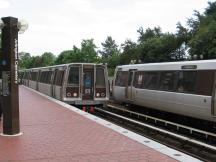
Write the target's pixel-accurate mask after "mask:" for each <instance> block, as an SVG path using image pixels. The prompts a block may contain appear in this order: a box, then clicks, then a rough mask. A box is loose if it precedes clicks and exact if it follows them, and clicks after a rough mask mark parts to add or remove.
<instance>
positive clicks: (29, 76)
mask: <svg viewBox="0 0 216 162" xmlns="http://www.w3.org/2000/svg"><path fill="white" fill-rule="evenodd" d="M19 75H20V77H19V78H20V82H21V84H23V85H25V86H27V87H30V88H32V89H35V90H37V91H39V92H41V93H43V94H46V95H48V96H51V97H53V98H56V99H58V100H61V101H63V102H66V103H68V104H73V105H78V106H83V107H84V106H85V107H86V108H87V107H90V106H91V107H92V106H106V103H107V101H108V100H109V86H108V75H107V67H106V65H102V64H92V63H70V64H64V65H57V66H49V67H41V68H32V69H26V70H21V71H19Z"/></svg>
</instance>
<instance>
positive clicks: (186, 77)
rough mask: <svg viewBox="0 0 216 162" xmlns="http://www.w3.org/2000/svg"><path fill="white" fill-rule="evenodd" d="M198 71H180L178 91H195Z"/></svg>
mask: <svg viewBox="0 0 216 162" xmlns="http://www.w3.org/2000/svg"><path fill="white" fill-rule="evenodd" d="M196 75H197V72H196V71H180V72H179V73H178V85H177V91H178V92H185V93H195V88H196Z"/></svg>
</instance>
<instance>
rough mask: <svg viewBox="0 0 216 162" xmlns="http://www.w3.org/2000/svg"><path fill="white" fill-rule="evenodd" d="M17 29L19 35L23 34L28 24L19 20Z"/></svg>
mask: <svg viewBox="0 0 216 162" xmlns="http://www.w3.org/2000/svg"><path fill="white" fill-rule="evenodd" d="M17 28H18V29H19V32H18V33H19V34H22V33H24V32H25V31H26V30H27V29H28V23H27V21H25V20H19V21H18V23H17Z"/></svg>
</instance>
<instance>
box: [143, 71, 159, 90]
mask: <svg viewBox="0 0 216 162" xmlns="http://www.w3.org/2000/svg"><path fill="white" fill-rule="evenodd" d="M158 79H159V73H158V72H146V73H145V77H144V87H143V88H146V89H157V88H158Z"/></svg>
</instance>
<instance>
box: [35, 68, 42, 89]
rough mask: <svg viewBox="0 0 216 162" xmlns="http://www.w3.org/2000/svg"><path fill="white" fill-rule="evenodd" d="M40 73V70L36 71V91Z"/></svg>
mask: <svg viewBox="0 0 216 162" xmlns="http://www.w3.org/2000/svg"><path fill="white" fill-rule="evenodd" d="M40 74H41V70H38V71H37V79H36V90H37V91H38V83H39V81H40V80H39V79H40Z"/></svg>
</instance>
